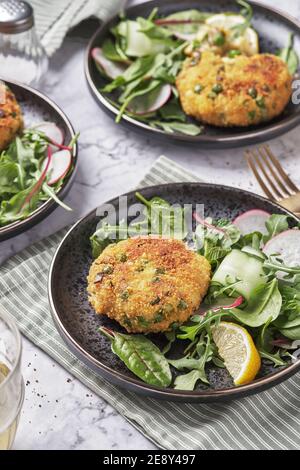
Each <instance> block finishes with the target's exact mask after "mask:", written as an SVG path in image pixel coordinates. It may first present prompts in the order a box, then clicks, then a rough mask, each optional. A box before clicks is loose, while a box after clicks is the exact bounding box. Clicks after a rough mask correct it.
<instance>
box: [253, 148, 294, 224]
mask: <svg viewBox="0 0 300 470" xmlns="http://www.w3.org/2000/svg"><path fill="white" fill-rule="evenodd" d="M245 156H246V159H247V162H248V165H249V167H250V169H251V170H252V171H253V173H254V176H255V178H256V179H257V182H258V184H259V185H260V187H261V188H262V190H263V191H264V193H265V194H266V196H267V197H268V198H269V199H271V200H272V201H275V202H277V203H278V204H280V205H281V206H283V207H284V208H285V209H288V210H289V211H291V212H294V213H295V215H296V216H297V217H300V189H299V188H297V186H296V185H295V184H294V183H293V181H292V180H291V179H290V177H289V176H288V175H287V173H286V172H285V171H284V169H283V168H282V166H281V164H280V163H279V161H278V160H277V158H276V157H275V155H274V154H273V152H272V151H271V149H270V147H269V145H263V146H261V147H259V148H258V149H256V150H247V151H246V152H245Z"/></svg>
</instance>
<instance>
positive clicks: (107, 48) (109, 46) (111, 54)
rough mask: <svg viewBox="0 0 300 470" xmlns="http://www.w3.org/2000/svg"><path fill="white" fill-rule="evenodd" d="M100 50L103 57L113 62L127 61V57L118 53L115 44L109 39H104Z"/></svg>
mask: <svg viewBox="0 0 300 470" xmlns="http://www.w3.org/2000/svg"><path fill="white" fill-rule="evenodd" d="M102 51H103V54H104V55H105V57H106V58H107V59H109V60H112V61H113V62H123V63H124V62H125V63H128V59H124V55H120V54H119V52H118V51H117V49H116V46H115V44H114V43H113V42H112V40H111V39H106V40H105V41H104V43H103V44H102Z"/></svg>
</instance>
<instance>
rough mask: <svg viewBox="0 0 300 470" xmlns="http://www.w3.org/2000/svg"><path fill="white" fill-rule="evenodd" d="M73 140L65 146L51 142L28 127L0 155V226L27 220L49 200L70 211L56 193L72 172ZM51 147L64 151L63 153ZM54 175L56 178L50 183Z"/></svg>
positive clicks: (42, 134)
mask: <svg viewBox="0 0 300 470" xmlns="http://www.w3.org/2000/svg"><path fill="white" fill-rule="evenodd" d="M47 124H50V126H51V125H52V124H51V123H47ZM76 139H77V137H76V138H75V139H74V140H73V141H72V142H71V143H70V145H69V146H68V147H65V146H63V145H60V144H58V143H53V142H52V143H51V142H50V141H49V138H48V137H47V136H46V134H44V133H43V132H41V131H39V130H37V129H35V128H30V129H26V130H24V131H23V133H22V135H20V136H17V137H16V138H15V139H14V140H13V142H12V143H11V144H10V145H9V147H8V148H7V149H5V150H3V151H2V152H1V153H0V227H4V226H6V225H8V224H11V223H13V222H16V221H19V220H23V219H26V218H27V217H28V216H30V215H31V214H32V213H33V212H34V211H35V210H36V209H37V208H38V207H39V206H40V205H41V204H43V203H44V202H45V201H47V200H48V199H53V200H54V201H55V202H56V203H57V204H59V205H60V206H62V207H64V208H65V209H66V210H71V209H70V208H69V207H68V206H66V205H65V204H63V203H62V202H61V201H60V200H59V198H58V197H57V194H56V193H57V192H58V191H59V190H60V189H61V187H62V185H63V182H64V180H65V178H66V177H67V176H68V175H69V174H70V173H71V171H72V170H73V162H72V152H73V145H74V144H75V142H76ZM52 148H54V149H55V148H60V149H64V152H65V153H64V154H63V153H61V152H55V150H54V151H53V150H52ZM54 172H55V174H56V178H55V180H54V181H51V179H52V180H53V178H52V176H53V173H54Z"/></svg>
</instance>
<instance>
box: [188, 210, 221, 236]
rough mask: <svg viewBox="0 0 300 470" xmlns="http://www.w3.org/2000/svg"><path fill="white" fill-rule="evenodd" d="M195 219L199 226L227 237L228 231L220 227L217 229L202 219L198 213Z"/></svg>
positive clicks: (195, 214) (194, 215)
mask: <svg viewBox="0 0 300 470" xmlns="http://www.w3.org/2000/svg"><path fill="white" fill-rule="evenodd" d="M193 218H194V219H195V220H196V222H198V224H199V225H203V227H206V228H209V229H210V230H214V231H215V232H219V233H220V234H222V235H226V231H225V230H223V229H222V228H220V227H215V226H214V225H211V224H209V223H208V222H207V221H206V220H204V219H202V218H201V217H200V216H199V215H198V214H197V213H196V212H194V214H193Z"/></svg>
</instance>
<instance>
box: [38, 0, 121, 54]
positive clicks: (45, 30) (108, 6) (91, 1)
mask: <svg viewBox="0 0 300 470" xmlns="http://www.w3.org/2000/svg"><path fill="white" fill-rule="evenodd" d="M29 3H30V4H31V5H32V7H33V9H34V16H35V23H36V29H37V34H38V36H39V38H40V39H41V42H42V44H43V46H44V48H45V50H46V52H47V55H49V56H51V55H52V54H53V53H54V52H55V51H56V50H57V49H58V48H59V47H60V46H61V44H62V42H63V39H64V37H65V35H66V34H67V32H68V30H69V29H71V28H73V26H76V25H77V24H79V23H80V22H81V21H83V20H85V19H86V18H89V17H90V16H96V17H97V18H99V19H101V20H106V19H108V18H109V17H110V16H112V15H113V14H114V13H116V12H117V11H119V10H121V9H122V8H123V7H124V6H125V3H126V0H51V1H50V2H46V1H45V0H29Z"/></svg>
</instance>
